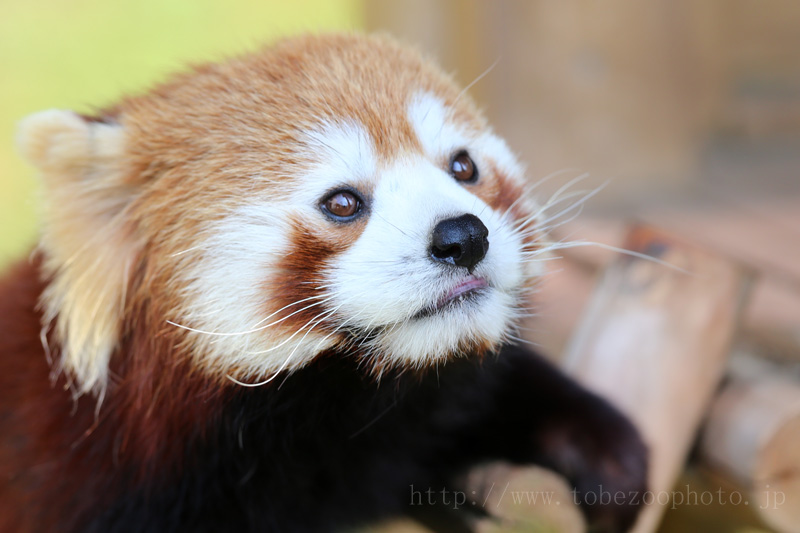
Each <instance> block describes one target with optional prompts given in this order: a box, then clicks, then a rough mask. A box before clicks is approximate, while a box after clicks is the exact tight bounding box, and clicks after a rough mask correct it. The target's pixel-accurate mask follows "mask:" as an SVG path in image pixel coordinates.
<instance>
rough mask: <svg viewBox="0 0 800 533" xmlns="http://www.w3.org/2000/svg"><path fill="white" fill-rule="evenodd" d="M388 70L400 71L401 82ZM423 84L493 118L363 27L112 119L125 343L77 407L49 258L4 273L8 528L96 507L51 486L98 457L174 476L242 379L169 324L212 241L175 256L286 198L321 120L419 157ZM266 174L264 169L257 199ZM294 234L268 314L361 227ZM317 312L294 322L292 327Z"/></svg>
mask: <svg viewBox="0 0 800 533" xmlns="http://www.w3.org/2000/svg"><path fill="white" fill-rule="evenodd" d="M383 72H391V78H389V79H390V80H391V82H388V81H387V79H386V77H384V76H382V75H381V73H383ZM332 87H348V88H350V89H349V92H347V93H342V92H341V91H339V90H332V89H330V88H332ZM288 88H291V90H288ZM231 89H235V90H231ZM420 90H423V91H429V92H432V93H434V94H436V95H437V96H439V97H440V98H442V99H443V101H444V102H445V104H446V105H452V106H454V116H455V118H456V120H458V121H460V122H461V123H463V124H466V125H469V126H470V127H471V128H472V129H479V128H481V127H482V126H483V125H484V123H483V119H482V118H481V117H480V115H479V114H478V113H477V111H476V110H475V109H474V108H473V107H472V104H471V103H470V102H469V100H468V99H466V98H461V99H459V98H458V95H459V92H458V90H457V89H456V88H455V86H454V85H453V84H452V83H451V81H450V80H449V79H447V78H446V77H444V76H442V75H441V74H440V73H439V72H438V71H436V70H435V69H434V68H433V67H431V66H429V65H428V64H427V63H425V62H424V61H421V60H420V58H419V56H418V55H417V54H415V53H412V52H409V51H408V50H407V49H404V48H401V47H398V46H397V45H395V44H394V43H392V42H390V41H388V40H383V39H379V40H377V41H376V40H368V39H363V38H361V37H351V36H335V37H330V38H326V39H324V40H318V39H313V38H300V39H295V40H290V41H286V42H284V43H281V44H280V45H278V46H277V47H275V48H272V49H268V50H265V51H264V52H262V53H260V54H258V55H254V56H248V57H245V58H242V59H237V60H234V61H231V62H229V63H225V64H222V65H209V66H204V67H200V68H198V69H196V70H195V71H193V72H191V73H187V74H185V75H182V76H179V77H177V78H176V79H175V80H174V81H172V82H170V83H168V84H166V85H163V86H161V87H159V88H157V89H156V90H155V91H153V92H152V93H150V94H147V95H144V96H141V97H137V98H132V99H130V100H127V101H125V102H123V103H121V104H120V105H119V106H117V107H116V108H115V109H114V112H113V113H110V114H107V116H113V118H114V120H117V121H119V122H120V123H121V125H122V126H123V127H124V128H125V131H126V133H127V136H128V137H127V142H126V152H125V153H124V154H123V155H122V157H123V162H122V166H123V168H124V172H123V176H122V178H121V179H122V185H123V186H124V187H126V188H130V189H131V191H133V192H134V194H133V196H134V197H135V199H134V200H133V201H132V203H131V204H130V205H129V206H128V209H127V211H126V213H125V216H126V218H127V223H126V225H125V230H126V231H129V232H131V233H132V234H134V238H133V240H135V241H136V242H141V243H145V244H143V245H142V246H141V249H139V250H138V258H137V259H138V261H137V262H136V265H137V267H136V269H135V271H134V272H133V273H132V275H131V279H130V281H129V283H128V290H127V293H126V294H127V296H126V298H125V301H124V313H123V316H124V323H123V324H122V325H121V332H120V340H119V346H120V349H119V351H118V352H117V353H115V354H114V357H113V359H112V365H111V380H110V383H109V384H108V390H107V393H106V396H105V398H104V401H103V403H102V404H101V406H100V409H99V411H97V413H96V412H95V407H96V403H95V400H94V398H90V397H83V398H80V399H78V400H76V401H73V400H72V397H71V394H70V392H69V391H68V390H66V389H67V385H68V382H67V379H68V376H67V375H65V374H61V375H59V376H58V378H57V380H56V381H55V382H53V381H51V379H50V375H51V372H52V369H51V368H50V366H49V365H48V363H47V361H46V358H45V354H44V350H43V348H42V344H41V342H40V337H39V335H40V328H41V318H42V317H41V314H40V313H39V312H38V311H37V310H36V305H37V302H38V301H39V298H40V295H41V291H42V289H43V286H44V285H43V283H42V282H41V281H40V280H39V274H40V273H39V269H40V259H39V258H38V257H37V258H36V259H35V260H34V261H33V262H32V263H30V264H23V265H20V266H18V267H16V268H15V270H14V271H13V272H12V273H11V274H10V275H9V276H7V277H5V278H3V279H2V280H0V295H2V297H0V354H2V357H0V378H2V384H0V388H2V391H3V393H2V394H0V420H2V421H3V427H4V429H5V430H7V431H9V434H10V435H14V436H15V437H13V438H3V439H2V440H0V472H3V473H4V474H5V473H8V475H9V477H10V478H11V480H12V481H11V483H10V484H0V501H2V502H3V507H4V512H3V513H0V531H19V532H25V531H37V530H46V529H50V528H53V529H58V527H56V524H42V523H38V522H37V520H39V518H38V517H37V516H36V515H37V509H38V508H39V507H38V506H39V505H42V504H43V503H42V502H46V501H47V502H51V503H52V505H55V506H56V507H58V509H57V510H56V511H54V512H51V513H48V516H51V517H55V516H59V517H63V519H64V520H68V519H69V517H74V516H78V515H79V514H80V513H81V512H82V510H83V509H85V508H87V507H88V506H90V505H95V503H96V502H88V501H81V500H80V499H79V497H78V496H77V493H75V494H58V495H54V494H51V492H52V491H53V490H55V489H54V488H53V487H55V486H56V485H55V484H54V483H55V480H61V479H73V478H74V479H81V480H85V479H86V476H85V475H83V472H81V469H82V468H86V467H87V465H89V464H92V465H94V466H92V468H94V469H97V468H98V466H97V465H100V466H99V468H100V469H101V472H95V473H96V474H97V475H95V476H93V478H92V479H95V480H98V481H96V483H101V482H102V483H109V484H113V483H115V481H113V480H114V479H117V478H118V479H120V481H119V482H124V480H125V479H126V476H128V477H129V478H130V479H128V481H131V480H135V479H138V478H140V477H146V476H148V475H149V474H150V473H152V471H153V470H155V469H158V470H159V475H160V476H164V477H165V478H168V477H169V475H170V473H171V472H175V471H177V469H178V465H179V464H180V462H181V461H182V460H183V451H184V450H183V447H184V446H185V443H186V442H187V440H189V438H190V437H191V436H193V435H194V436H196V435H198V434H200V433H202V432H203V431H204V428H206V427H208V426H209V425H211V424H213V423H214V420H215V417H216V416H217V411H216V409H217V407H216V406H218V405H219V404H221V403H222V402H219V401H214V400H216V399H218V398H217V397H219V396H224V395H226V394H228V393H229V392H230V391H229V385H231V384H230V383H229V382H228V381H227V380H226V379H224V376H220V375H207V374H206V372H205V370H204V369H202V368H197V367H196V366H195V361H194V359H193V358H192V354H190V352H189V351H190V349H191V346H189V343H188V342H187V340H186V337H185V332H184V331H182V330H179V329H177V328H175V327H173V326H170V325H168V324H167V323H166V319H168V318H175V317H174V316H172V314H171V313H173V312H174V310H175V309H176V308H178V307H180V302H178V301H177V299H178V298H179V296H178V291H177V290H176V288H177V287H176V283H178V281H176V280H180V279H181V278H180V273H181V272H182V271H184V270H185V269H186V268H187V267H188V266H189V265H192V264H194V263H196V262H197V261H202V259H203V254H205V253H213V250H212V251H209V250H203V249H199V250H198V251H193V252H189V253H185V254H182V255H179V256H176V254H178V253H180V252H184V251H185V250H189V249H191V248H193V247H195V246H198V244H200V243H201V242H202V239H203V238H204V237H205V236H206V234H204V230H205V229H206V228H207V227H208V225H209V224H210V223H211V222H213V221H215V220H219V219H221V218H223V217H224V216H226V215H227V214H229V213H231V212H233V211H235V210H236V208H238V207H240V206H242V205H246V204H247V203H248V202H250V201H251V200H252V195H253V194H257V195H261V196H262V197H263V198H265V199H268V200H269V201H279V200H278V199H280V198H281V197H282V196H283V195H284V194H285V188H286V187H287V185H288V183H289V181H288V179H289V177H290V173H289V172H288V169H291V168H293V165H295V164H296V163H297V162H298V161H303V160H304V158H305V157H306V156H305V155H304V154H301V153H298V151H297V146H298V145H299V144H300V143H299V139H300V136H301V135H302V134H303V132H305V131H307V130H309V129H313V128H315V127H316V126H317V125H318V124H319V122H320V121H321V120H330V121H337V120H356V121H358V122H360V123H361V124H363V125H364V127H365V128H366V130H367V131H368V132H369V134H370V135H371V137H372V139H373V140H374V143H375V149H376V152H377V154H378V156H379V157H380V158H382V160H384V161H385V160H388V159H391V158H394V157H397V156H398V155H401V154H402V153H403V152H408V151H419V150H420V149H421V148H420V146H419V143H418V141H417V139H416V137H415V135H414V133H413V131H412V128H411V126H410V124H408V122H407V120H406V118H405V113H404V110H405V108H406V105H407V103H408V102H407V98H408V96H409V95H410V94H414V93H416V92H418V91H420ZM107 116H106V115H104V116H103V117H102V118H100V119H98V120H99V121H106V120H108V119H107ZM200 133H201V134H200ZM255 176H265V177H264V178H263V179H259V181H258V184H259V188H258V189H257V190H256V191H255V192H253V189H252V183H253V180H254V177H255ZM487 178H489V179H487V180H486V181H485V182H483V183H482V184H480V185H477V186H476V189H475V190H476V193H477V194H478V196H480V197H482V199H483V200H484V201H486V202H487V203H489V205H491V206H492V207H494V208H499V209H501V210H502V209H504V208H508V206H510V205H511V203H512V201H513V200H514V199H516V194H517V193H518V192H519V191H518V190H517V188H516V186H514V185H512V184H511V183H510V181H509V180H508V179H507V178H505V177H504V176H502V174H501V173H500V172H497V171H492V172H490V173H488V174H487ZM514 214H515V215H517V213H516V212H515V213H514ZM296 227H297V231H296V233H295V234H294V235H293V236H291V242H292V250H294V252H293V253H292V254H289V255H287V256H286V257H285V259H284V262H283V264H282V265H280V268H279V271H280V272H281V274H280V275H279V277H278V278H277V279H274V280H265V285H268V286H269V289H270V291H274V292H275V293H276V294H277V301H274V302H269V304H268V305H269V307H271V308H272V309H269V312H272V311H274V310H276V309H279V308H280V307H282V306H284V305H286V304H288V303H291V302H292V301H295V300H298V299H301V298H304V297H307V296H310V295H312V294H313V292H310V291H313V286H314V285H313V284H312V283H309V282H318V280H319V272H320V269H321V268H322V266H323V265H324V264H325V262H326V261H328V260H330V258H332V257H333V256H334V255H335V254H336V253H337V252H339V251H341V250H344V249H346V248H347V246H349V244H351V243H352V242H353V241H354V240H355V239H356V238H357V237H358V235H359V234H360V231H361V229H363V224H362V225H359V224H355V225H354V226H353V228H351V229H349V230H348V231H347V232H344V233H341V232H340V233H338V234H337V235H338V236H337V237H336V238H335V239H333V238H331V235H330V234H326V233H321V232H320V231H319V230H317V229H316V228H311V227H304V226H301V225H299V224H298V225H296ZM268 292H269V291H265V293H268ZM318 312H319V311H318V310H315V309H314V308H312V309H309V310H308V312H307V313H301V314H299V315H296V317H293V319H294V318H296V320H293V325H295V326H296V325H297V324H300V325H302V324H305V323H306V322H308V320H310V319H312V318H313V317H314V316H316V315H317V313H318ZM473 348H476V349H477V350H479V351H481V352H483V351H485V350H488V349H489V348H490V347H489V346H475V347H473ZM54 349H55V353H54V354H53V358H54V359H56V360H57V358H58V353H57V350H58V347H57V346H54ZM376 365H378V366H379V365H380V361H377V362H376ZM376 368H377V367H376ZM42 413H46V415H47V416H42ZM90 456H92V461H91V462H90V461H89V457H90ZM98 457H99V459H98ZM100 480H103V481H100ZM93 489H95V490H87V491H85V493H92V492H96V493H105V492H108V493H109V494H111V493H113V487H112V486H109V487H105V486H103V487H100V486H98V487H94V488H93ZM106 489H107V490H106Z"/></svg>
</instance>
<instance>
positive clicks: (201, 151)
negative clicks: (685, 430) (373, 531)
mask: <svg viewBox="0 0 800 533" xmlns="http://www.w3.org/2000/svg"><path fill="white" fill-rule="evenodd" d="M19 146H20V150H21V152H22V154H23V156H24V157H25V158H26V159H27V160H28V161H29V162H30V163H31V164H32V165H33V166H35V167H36V169H37V170H38V172H39V174H40V176H41V180H42V189H43V193H42V200H43V227H42V232H41V241H40V244H39V246H38V247H37V249H36V251H35V252H34V253H33V255H32V256H31V259H30V260H29V261H23V262H21V263H19V264H17V265H15V266H12V267H11V268H10V269H9V270H8V271H7V272H6V273H5V274H4V276H3V277H2V279H1V280H0V434H2V440H1V441H0V474H2V476H1V477H0V531H3V532H12V531H13V532H51V531H52V532H55V531H58V532H103V533H106V532H126V531H153V532H155V531H193V532H197V531H338V530H341V529H342V528H348V527H353V526H358V525H363V524H369V523H370V522H371V521H374V520H379V519H382V518H385V517H390V516H396V515H403V514H408V513H410V512H411V511H412V510H411V509H409V503H410V502H409V498H408V494H409V487H412V486H413V487H450V486H452V483H453V482H454V481H453V480H455V479H456V478H457V477H458V476H459V475H460V474H462V473H463V472H465V471H466V470H467V469H469V468H470V467H472V466H473V465H476V464H479V463H481V462H483V461H487V460H492V459H500V460H506V461H511V462H515V463H521V464H525V463H537V464H541V465H545V466H547V467H550V468H553V469H555V470H556V471H558V472H561V473H562V474H564V475H565V476H566V477H567V479H568V480H569V481H570V483H572V484H573V485H574V487H575V491H576V492H575V494H576V495H577V498H578V501H583V496H584V495H585V494H588V493H589V492H591V491H596V490H600V489H602V490H606V491H611V492H612V493H615V492H616V491H618V490H623V491H625V492H626V493H628V492H629V491H634V490H636V491H642V490H644V489H645V486H646V475H647V452H646V448H645V446H644V444H643V443H642V441H641V439H640V438H639V436H638V434H637V432H636V430H635V429H634V428H633V427H632V425H631V424H630V423H629V422H628V421H627V420H626V419H625V418H624V417H623V416H622V415H621V414H619V413H618V412H617V411H616V410H615V409H614V408H612V407H611V406H610V405H608V404H607V403H606V402H605V401H603V400H602V399H600V398H598V397H597V396H595V395H593V394H591V393H590V392H588V391H586V390H584V389H582V388H581V387H580V386H578V385H577V384H575V383H573V382H572V381H571V380H570V379H568V378H567V377H565V376H564V375H562V374H561V373H560V372H559V371H558V370H556V369H555V368H553V367H552V366H550V365H549V364H547V363H546V362H544V360H543V359H541V358H539V357H538V356H536V355H534V354H532V353H530V352H529V351H528V350H527V349H526V348H523V347H520V346H516V345H514V344H513V343H512V342H511V337H512V332H513V331H514V328H515V327H516V325H517V323H518V321H519V318H520V316H521V315H522V314H523V313H524V312H525V309H526V301H527V299H526V298H527V295H528V293H529V292H530V291H531V289H532V288H533V286H534V285H535V283H536V281H537V280H538V279H539V278H540V276H541V275H542V274H543V271H542V268H541V259H542V257H543V253H544V252H546V249H545V246H544V244H543V243H544V240H543V235H542V234H541V231H540V224H538V223H537V221H539V217H540V216H541V208H540V207H539V206H538V205H537V204H536V203H535V202H534V200H533V199H532V198H530V197H529V195H528V194H527V193H526V188H525V178H524V175H523V170H522V167H521V166H520V164H519V163H518V162H517V160H516V159H515V157H514V155H513V154H512V153H511V151H510V150H509V149H508V147H507V146H506V144H505V143H504V142H503V140H501V139H500V138H499V137H498V136H496V135H495V133H494V132H493V131H492V130H491V129H490V127H489V126H488V125H487V123H486V121H485V120H484V118H483V117H482V115H481V114H480V112H479V111H478V110H477V109H476V107H475V105H474V104H473V103H472V101H471V100H470V99H469V97H468V96H467V95H466V94H465V93H464V92H463V91H461V90H460V89H459V88H457V87H456V86H455V85H454V84H453V82H452V81H451V80H450V79H449V78H448V77H447V76H445V75H443V74H442V73H440V71H439V70H438V69H437V68H436V67H434V66H433V65H432V64H431V63H429V62H427V61H426V60H424V59H423V58H421V57H420V55H418V54H417V53H416V52H413V51H409V50H408V49H406V48H403V47H401V46H398V45H397V44H395V43H394V42H393V41H392V40H390V39H388V38H384V37H363V36H356V35H328V36H308V37H301V38H294V39H289V40H286V41H282V42H279V43H278V44H275V45H273V46H271V47H269V48H267V49H264V50H262V51H260V52H258V53H255V54H252V55H247V56H244V57H240V58H237V59H233V60H230V61H227V62H224V63H221V64H212V65H205V66H201V67H199V68H195V69H193V70H191V71H190V72H187V73H184V74H181V75H178V76H176V77H174V78H173V79H172V80H171V81H168V82H167V83H165V84H163V85H160V86H158V87H156V88H155V89H154V90H152V91H150V92H148V93H146V94H144V95H142V96H136V97H132V98H128V99H125V100H123V101H122V102H120V103H119V104H118V105H116V106H115V107H112V108H110V109H107V110H105V111H103V112H100V113H98V114H97V115H96V116H81V115H78V114H75V113H73V112H70V111H60V110H54V111H44V112H41V113H38V114H35V115H33V116H31V117H29V118H27V119H26V120H25V121H23V122H22V124H21V126H20V131H19ZM581 508H582V509H583V511H584V512H585V515H586V517H587V519H588V520H589V523H590V524H592V525H594V526H597V527H598V528H599V529H603V528H605V530H608V531H621V530H624V529H626V528H627V527H629V526H630V525H631V524H632V522H633V520H634V518H635V516H636V513H637V506H636V505H634V504H633V503H630V502H626V503H623V504H619V502H616V503H611V504H608V505H600V504H595V505H589V504H587V503H584V504H582V505H581Z"/></svg>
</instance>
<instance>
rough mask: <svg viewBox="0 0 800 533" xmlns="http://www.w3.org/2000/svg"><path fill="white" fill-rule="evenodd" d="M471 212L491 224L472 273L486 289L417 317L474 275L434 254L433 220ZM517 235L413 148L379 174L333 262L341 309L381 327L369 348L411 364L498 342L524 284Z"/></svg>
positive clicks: (360, 326) (362, 324) (359, 325)
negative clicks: (357, 224)
mask: <svg viewBox="0 0 800 533" xmlns="http://www.w3.org/2000/svg"><path fill="white" fill-rule="evenodd" d="M465 213H470V214H473V215H476V216H478V217H479V218H480V219H481V220H482V222H483V223H484V225H485V226H486V227H487V229H488V230H489V242H490V245H489V250H488V252H487V254H486V257H484V258H483V260H482V261H481V262H480V263H479V264H478V265H477V266H476V268H475V270H474V272H473V274H474V275H475V276H477V277H479V278H483V279H485V280H486V281H487V283H488V285H489V289H488V290H486V291H485V293H484V294H483V295H482V296H481V297H480V299H479V301H477V302H462V303H461V304H457V305H456V306H454V307H453V308H448V309H446V310H443V311H441V312H435V313H433V314H430V315H428V316H424V317H415V315H417V314H418V313H420V312H423V311H425V310H426V309H428V308H430V307H432V306H435V305H436V303H437V302H438V301H440V300H441V299H442V298H444V297H445V296H446V295H447V293H448V292H449V291H450V290H452V289H453V288H454V287H456V286H457V285H458V284H459V283H462V282H463V281H464V280H466V279H468V276H469V273H468V272H467V270H466V269H465V268H460V267H456V268H452V267H451V265H443V264H441V263H439V262H436V261H434V260H432V259H431V257H430V239H431V232H432V230H433V227H434V226H435V225H436V224H437V223H438V222H440V221H441V220H444V219H447V218H451V217H458V216H461V215H463V214H465ZM521 264H522V257H521V243H520V242H519V241H518V240H517V238H516V236H515V235H514V234H513V233H512V232H511V231H509V229H508V227H507V222H505V221H503V220H502V219H501V217H500V216H499V215H498V214H496V213H495V212H494V211H493V210H492V209H491V208H490V207H489V206H488V205H486V204H485V203H484V202H483V201H482V200H481V199H480V198H478V197H477V196H475V195H474V194H472V193H471V192H469V190H468V189H467V188H465V187H464V186H462V185H460V184H459V183H457V182H456V181H455V180H454V179H453V177H452V176H450V175H449V174H448V173H446V172H444V171H443V170H442V169H440V168H438V167H436V166H434V164H433V163H431V162H430V161H428V160H427V159H426V158H422V157H419V156H411V157H407V158H405V159H402V160H399V161H397V162H395V164H394V165H392V166H391V167H390V168H388V169H385V170H383V172H381V176H380V181H379V183H378V186H377V188H376V189H375V192H374V195H373V203H372V206H371V217H370V220H369V222H368V224H367V227H366V228H365V229H364V232H363V233H362V235H361V236H360V238H359V239H358V240H357V241H356V242H355V244H354V245H353V246H352V247H350V248H349V249H348V250H347V251H345V252H343V253H342V254H341V255H340V256H339V257H338V258H337V260H336V262H335V264H334V265H333V266H332V268H331V271H330V274H329V280H330V284H331V292H333V293H334V294H337V295H339V297H338V299H339V302H340V306H341V307H340V308H339V310H338V311H337V315H338V316H340V317H342V318H345V317H346V319H347V320H349V324H350V327H352V328H354V329H357V330H360V331H364V332H366V331H379V332H380V334H379V335H377V336H376V337H375V339H374V340H372V341H370V343H369V344H368V345H367V348H370V349H372V350H373V351H376V352H380V353H381V354H382V355H383V356H384V357H386V358H388V359H390V360H394V361H395V362H404V363H407V364H408V363H410V364H414V365H418V364H422V363H424V362H425V361H430V360H435V359H439V358H442V357H445V356H447V355H449V354H451V353H452V352H453V351H455V350H457V349H459V348H460V347H462V348H466V347H467V346H468V345H469V344H470V342H471V341H473V340H474V341H476V342H477V341H488V342H490V343H496V342H499V341H500V340H501V339H502V337H503V335H504V334H505V333H507V330H508V328H509V326H510V324H511V322H512V319H513V316H514V314H515V312H516V310H515V308H514V301H515V296H516V294H515V293H516V291H518V290H519V286H520V285H521V283H522V269H521Z"/></svg>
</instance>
